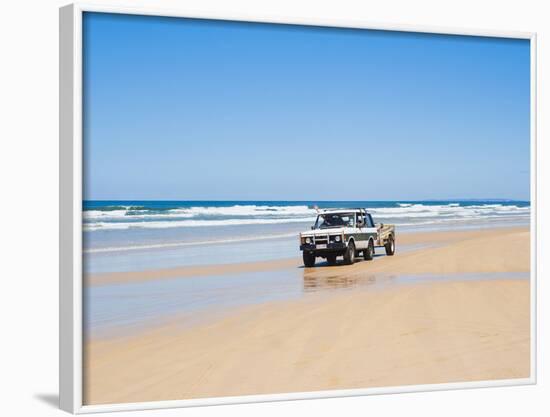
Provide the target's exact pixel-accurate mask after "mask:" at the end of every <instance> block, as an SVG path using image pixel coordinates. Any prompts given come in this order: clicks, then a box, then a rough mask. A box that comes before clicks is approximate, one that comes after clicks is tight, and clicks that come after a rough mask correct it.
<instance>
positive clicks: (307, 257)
mask: <svg viewBox="0 0 550 417" xmlns="http://www.w3.org/2000/svg"><path fill="white" fill-rule="evenodd" d="M302 257H303V258H304V266H306V267H308V268H311V267H312V266H314V265H315V255H313V254H312V253H307V252H303V253H302Z"/></svg>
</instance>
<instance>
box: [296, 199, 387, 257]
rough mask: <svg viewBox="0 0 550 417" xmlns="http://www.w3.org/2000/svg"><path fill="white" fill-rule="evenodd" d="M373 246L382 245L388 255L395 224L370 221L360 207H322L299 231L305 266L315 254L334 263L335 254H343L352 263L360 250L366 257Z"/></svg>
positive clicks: (369, 217)
mask: <svg viewBox="0 0 550 417" xmlns="http://www.w3.org/2000/svg"><path fill="white" fill-rule="evenodd" d="M376 246H383V247H384V248H385V249H386V255H388V256H392V255H393V254H394V253H395V227H394V226H393V225H388V224H386V225H384V224H374V222H373V220H372V216H371V215H370V213H367V211H366V210H365V209H362V208H358V209H343V210H323V211H321V212H319V214H318V216H317V220H316V221H315V225H314V226H313V227H312V228H311V231H308V232H302V233H300V250H301V251H302V255H303V258H304V265H305V266H306V267H312V266H314V265H315V258H317V257H319V258H325V259H326V260H327V262H328V264H329V265H334V264H336V258H337V257H338V256H343V257H344V262H345V263H346V264H352V263H354V262H355V257H356V256H358V255H359V254H360V253H363V257H364V258H365V260H367V261H370V260H371V259H372V258H373V256H374V248H375V247H376Z"/></svg>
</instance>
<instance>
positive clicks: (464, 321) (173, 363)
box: [84, 228, 530, 404]
mask: <svg viewBox="0 0 550 417" xmlns="http://www.w3.org/2000/svg"><path fill="white" fill-rule="evenodd" d="M405 243H406V244H409V245H418V247H417V249H411V250H409V251H408V252H406V253H403V254H400V253H399V246H398V252H397V253H396V255H395V256H394V257H386V256H378V257H376V258H375V259H374V261H371V262H366V261H363V262H360V263H357V264H355V265H352V266H343V265H339V266H335V267H328V266H326V265H324V264H323V263H321V262H320V263H319V267H317V268H301V269H300V270H301V271H302V274H303V281H304V289H306V288H308V287H309V288H311V287H312V286H313V287H315V286H317V287H322V288H328V289H329V291H320V292H315V293H314V294H313V295H312V296H307V297H301V298H299V299H296V300H289V301H273V302H266V303H262V304H259V305H253V306H248V307H241V308H236V309H232V310H231V311H228V312H227V314H225V315H223V316H221V317H219V316H218V317H216V318H215V319H213V320H210V321H206V322H202V323H200V324H196V325H194V326H190V327H185V328H183V327H182V326H181V325H180V323H178V320H177V318H176V317H175V318H174V322H173V323H169V324H165V325H162V326H157V327H155V328H149V329H146V330H143V331H141V332H138V333H135V334H125V335H123V336H119V337H112V338H108V339H105V338H103V339H91V340H88V341H87V343H86V344H85V352H84V353H85V366H84V387H85V389H84V401H85V403H86V404H104V403H118V402H139V401H153V400H171V399H189V398H202V397H219V396H233V395H252V394H269V393H283V392H302V391H317V390H330V389H350V388H366V387H382V386H395V385H407V384H428V383H430V384H431V383H442V382H459V381H478V380H489V379H509V378H525V377H528V376H529V368H530V356H529V355H530V349H529V348H530V317H529V312H530V309H529V299H530V291H529V280H527V279H521V278H506V276H507V275H509V274H510V273H516V272H517V273H521V272H523V273H526V272H528V271H529V232H528V230H527V228H509V229H488V230H483V231H471V232H456V233H417V234H410V235H403V236H401V237H400V239H399V241H398V245H400V244H405ZM434 244H435V245H437V246H435V247H431V248H426V247H423V246H422V245H434ZM378 252H379V253H380V252H382V251H381V250H378ZM299 265H300V263H299V261H297V260H296V259H293V260H282V261H273V262H265V263H261V262H259V263H255V264H253V265H252V266H251V265H245V266H242V265H241V266H233V267H232V268H240V267H242V268H244V271H247V272H252V273H253V272H254V271H265V270H273V269H281V270H284V269H287V268H289V267H294V268H300V266H299ZM256 268H257V269H256ZM175 269H177V271H175V270H174V269H172V270H164V272H161V273H160V274H157V273H159V272H160V271H152V272H141V273H138V272H134V273H123V274H121V273H118V274H103V275H100V276H97V277H93V276H92V277H88V280H87V283H88V284H91V285H107V284H108V283H111V284H112V283H119V284H121V283H125V284H128V283H131V282H142V281H144V280H145V281H146V280H153V279H155V278H154V277H155V276H158V277H159V278H158V279H170V278H172V277H174V278H175V277H182V276H183V277H185V276H189V277H191V276H197V275H198V276H201V275H203V276H204V275H210V274H213V273H222V271H224V270H225V271H226V273H227V267H226V266H208V267H187V268H175ZM231 271H232V272H238V271H239V269H231ZM182 273H183V274H182ZM457 273H458V274H464V273H468V274H470V275H473V276H475V274H476V273H480V274H479V276H480V278H479V279H467V280H466V279H461V278H460V275H457V278H456V279H450V280H449V279H445V278H446V277H448V276H450V275H451V274H457ZM487 273H491V274H492V276H493V278H492V279H483V274H487ZM388 274H389V275H391V276H397V277H399V276H401V275H410V274H432V275H433V279H431V280H429V281H427V282H422V281H418V282H412V283H409V284H407V285H402V284H397V283H392V282H389V283H388V284H387V285H380V286H377V285H374V286H353V285H351V286H350V285H347V284H349V283H350V282H352V283H353V282H354V281H356V280H359V279H365V278H366V279H374V280H376V279H378V277H385V276H388ZM499 274H502V278H503V279H498V276H499ZM438 276H439V277H441V279H437V277H438ZM470 278H471V277H470ZM504 278H506V279H504ZM228 279H229V278H228ZM251 285H253V283H251ZM342 286H343V287H346V286H347V287H348V289H347V290H345V291H330V289H331V288H341V287H342Z"/></svg>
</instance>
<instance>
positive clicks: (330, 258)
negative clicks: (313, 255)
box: [327, 255, 336, 265]
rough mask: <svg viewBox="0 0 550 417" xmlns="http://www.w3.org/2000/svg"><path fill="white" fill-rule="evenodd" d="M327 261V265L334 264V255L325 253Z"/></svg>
mask: <svg viewBox="0 0 550 417" xmlns="http://www.w3.org/2000/svg"><path fill="white" fill-rule="evenodd" d="M327 263H328V264H329V265H336V255H327Z"/></svg>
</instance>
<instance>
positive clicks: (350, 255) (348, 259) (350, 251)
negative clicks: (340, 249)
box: [344, 240, 355, 265]
mask: <svg viewBox="0 0 550 417" xmlns="http://www.w3.org/2000/svg"><path fill="white" fill-rule="evenodd" d="M344 262H345V263H346V264H348V265H352V264H353V263H354V262H355V243H353V240H350V242H349V243H348V247H347V249H346V252H345V253H344Z"/></svg>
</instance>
